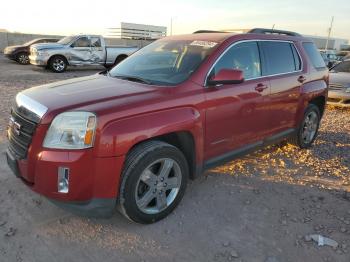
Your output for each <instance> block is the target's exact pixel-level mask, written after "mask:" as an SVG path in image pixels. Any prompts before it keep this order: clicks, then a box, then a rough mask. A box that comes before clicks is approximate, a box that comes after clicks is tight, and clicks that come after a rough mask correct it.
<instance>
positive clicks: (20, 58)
mask: <svg viewBox="0 0 350 262" xmlns="http://www.w3.org/2000/svg"><path fill="white" fill-rule="evenodd" d="M16 61H17V62H18V63H19V64H21V65H28V64H29V54H28V53H25V52H22V53H19V54H17V55H16Z"/></svg>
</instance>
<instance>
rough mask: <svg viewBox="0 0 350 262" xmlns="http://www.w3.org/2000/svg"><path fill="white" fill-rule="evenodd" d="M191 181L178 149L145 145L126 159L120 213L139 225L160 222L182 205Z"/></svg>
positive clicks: (151, 142)
mask: <svg viewBox="0 0 350 262" xmlns="http://www.w3.org/2000/svg"><path fill="white" fill-rule="evenodd" d="M188 177H189V169H188V164H187V161H186V159H185V157H184V155H183V154H182V152H181V151H180V150H179V149H177V148H176V147H174V146H172V145H170V144H167V143H164V142H161V141H149V142H145V143H142V144H140V145H138V146H136V147H135V148H134V149H133V150H132V151H131V152H130V153H129V155H128V157H127V159H126V162H125V166H124V169H123V173H122V182H121V187H120V193H119V210H120V211H121V213H122V214H123V215H124V216H125V217H127V218H128V219H130V220H132V221H134V222H137V223H142V224H149V223H154V222H156V221H159V220H161V219H163V218H165V217H166V216H167V215H169V214H170V213H171V212H172V211H173V210H174V209H175V208H176V206H177V205H178V204H179V202H180V201H181V199H182V197H183V195H184V193H185V190H186V185H187V180H188Z"/></svg>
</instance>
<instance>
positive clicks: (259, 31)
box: [247, 28, 301, 36]
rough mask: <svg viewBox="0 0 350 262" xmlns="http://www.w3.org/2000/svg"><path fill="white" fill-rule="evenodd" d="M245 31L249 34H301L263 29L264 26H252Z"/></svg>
mask: <svg viewBox="0 0 350 262" xmlns="http://www.w3.org/2000/svg"><path fill="white" fill-rule="evenodd" d="M247 33H250V34H273V35H274V34H276V35H289V36H301V34H298V33H295V32H291V31H285V30H276V29H265V28H253V29H251V30H249V31H248V32H247Z"/></svg>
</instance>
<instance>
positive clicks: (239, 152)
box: [202, 128, 296, 171]
mask: <svg viewBox="0 0 350 262" xmlns="http://www.w3.org/2000/svg"><path fill="white" fill-rule="evenodd" d="M295 132H296V129H294V128H290V129H287V130H285V131H283V132H281V133H278V134H276V135H273V136H271V137H268V138H266V139H265V140H262V141H258V142H255V143H253V144H249V145H246V146H244V147H241V148H238V149H235V150H233V151H230V152H228V153H225V154H223V155H220V156H217V157H214V158H211V159H208V160H207V161H205V162H204V165H203V168H202V171H205V170H208V169H211V168H213V167H216V166H220V165H222V164H225V163H227V162H229V161H232V160H234V159H236V158H239V157H241V156H243V155H246V154H248V153H252V152H254V151H256V150H257V149H261V148H264V147H266V146H268V145H271V144H276V143H277V142H280V141H282V140H284V139H286V138H288V137H290V136H291V135H293V134H294V133H295Z"/></svg>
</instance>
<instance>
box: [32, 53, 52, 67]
mask: <svg viewBox="0 0 350 262" xmlns="http://www.w3.org/2000/svg"><path fill="white" fill-rule="evenodd" d="M47 61H48V58H46V57H40V56H35V55H30V56H29V62H30V63H31V64H32V65H36V66H46V65H47Z"/></svg>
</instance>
